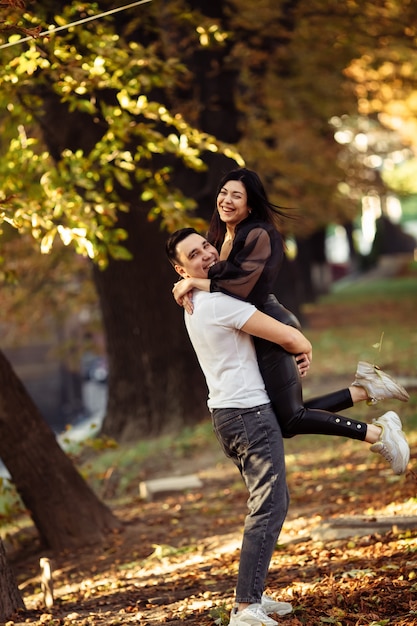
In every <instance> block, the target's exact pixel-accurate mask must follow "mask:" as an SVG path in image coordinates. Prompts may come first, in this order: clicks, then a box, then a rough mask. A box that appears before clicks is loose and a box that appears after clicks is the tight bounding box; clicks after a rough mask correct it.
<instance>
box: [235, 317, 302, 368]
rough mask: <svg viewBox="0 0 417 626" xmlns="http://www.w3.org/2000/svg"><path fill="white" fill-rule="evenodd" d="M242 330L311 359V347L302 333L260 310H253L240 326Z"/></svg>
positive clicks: (291, 352)
mask: <svg viewBox="0 0 417 626" xmlns="http://www.w3.org/2000/svg"><path fill="white" fill-rule="evenodd" d="M242 330H243V331H244V332H245V333H249V334H250V335H254V336H255V337H260V338H261V339H267V340H268V341H272V342H273V343H276V344H278V345H280V346H282V347H283V348H284V350H286V351H287V352H289V353H290V354H301V353H305V354H307V356H308V358H309V359H310V361H311V359H312V350H313V347H312V345H311V343H310V342H309V340H308V339H307V338H306V337H304V335H303V333H301V332H300V331H299V330H297V329H296V328H294V327H293V326H287V324H283V323H282V322H278V321H277V320H275V319H274V318H273V317H270V316H269V315H265V313H261V311H255V313H254V314H253V315H252V316H251V317H250V318H249V319H248V321H247V322H246V324H244V325H243V326H242Z"/></svg>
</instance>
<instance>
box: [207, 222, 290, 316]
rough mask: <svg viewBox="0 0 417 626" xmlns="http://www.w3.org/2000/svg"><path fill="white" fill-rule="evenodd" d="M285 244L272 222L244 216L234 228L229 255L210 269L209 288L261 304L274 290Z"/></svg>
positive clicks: (257, 304)
mask: <svg viewBox="0 0 417 626" xmlns="http://www.w3.org/2000/svg"><path fill="white" fill-rule="evenodd" d="M283 254H284V246H283V241H282V237H281V235H280V233H279V232H278V231H277V230H276V228H275V227H274V226H273V225H272V224H268V223H266V222H259V221H255V220H252V219H249V220H244V221H243V222H241V223H240V224H239V225H238V226H237V227H236V230H235V239H234V242H233V246H232V249H231V251H230V254H229V257H228V259H227V260H226V261H219V263H216V265H214V266H213V267H212V268H210V270H209V274H208V277H209V278H210V280H211V285H210V291H221V292H223V293H226V294H228V295H230V296H233V297H235V298H239V299H241V300H246V301H247V302H251V303H252V304H254V305H255V306H256V307H258V308H259V307H261V306H262V305H263V303H264V302H265V300H266V299H267V297H268V296H269V294H270V293H271V292H272V291H273V285H274V282H275V280H276V276H277V274H278V271H279V269H280V267H281V263H282V258H283Z"/></svg>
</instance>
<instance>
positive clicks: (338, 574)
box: [9, 437, 417, 626]
mask: <svg viewBox="0 0 417 626" xmlns="http://www.w3.org/2000/svg"><path fill="white" fill-rule="evenodd" d="M319 441H320V437H316V438H314V442H315V444H314V445H312V446H311V445H310V446H309V447H308V448H305V449H304V450H303V451H302V452H301V453H300V454H297V455H289V459H288V484H289V489H290V492H291V497H292V502H291V507H290V511H289V514H288V517H287V520H286V522H285V525H284V528H283V531H282V534H281V538H280V544H279V546H278V547H277V550H276V551H275V554H274V557H273V560H272V564H271V569H270V574H269V577H268V581H267V584H268V587H267V589H268V591H269V592H270V593H271V594H272V595H273V596H275V597H276V598H279V599H282V600H286V601H290V602H292V604H293V607H294V611H293V613H292V614H290V615H287V616H285V617H281V618H279V623H280V624H282V625H285V626H300V625H308V626H314V625H316V624H317V625H320V624H335V625H342V626H354V625H355V626H365V625H371V624H372V626H377V625H378V626H382V625H385V624H389V625H393V624H396V625H398V626H403V625H406V624H407V625H410V624H417V517H416V515H417V506H416V504H417V500H416V492H417V489H416V487H417V481H416V478H417V477H416V475H415V474H414V472H413V471H412V470H410V471H409V472H408V473H407V474H406V475H405V476H400V477H398V476H394V475H393V474H392V472H391V471H390V469H389V468H388V467H387V466H386V464H385V462H384V461H383V460H382V459H380V458H379V457H377V456H376V455H370V454H368V452H367V451H365V450H364V448H362V447H360V445H359V444H358V442H351V441H347V442H344V443H343V444H339V445H338V446H337V457H336V458H334V456H333V454H332V453H330V452H328V451H327V452H326V453H324V454H321V453H320V446H319V445H317V442H319ZM370 457H371V458H370ZM416 457H417V446H416V447H414V448H413V450H412V461H411V463H410V467H412V465H413V462H414V464H415V459H416ZM160 461H161V460H160V459H159V460H158V470H157V469H156V467H155V475H159V476H161V475H163V474H164V473H165V475H169V476H171V475H172V470H173V467H172V463H171V462H170V460H169V459H166V462H165V463H164V464H163V466H162V468H161V462H160ZM164 470H165V471H164ZM190 471H193V472H196V473H197V474H198V476H199V477H200V479H201V481H202V484H203V487H202V488H200V489H194V490H190V491H188V492H185V493H178V492H176V493H170V494H169V493H163V494H161V495H158V496H157V497H156V498H154V499H153V500H152V501H150V502H147V501H144V500H143V499H140V498H139V497H136V498H131V499H129V501H128V502H126V504H123V503H119V504H115V505H114V506H113V510H114V513H115V514H116V515H117V516H118V517H119V518H120V519H121V520H122V521H123V523H124V531H123V532H121V533H120V534H115V535H113V536H111V537H109V538H107V540H106V542H105V543H104V544H103V545H102V546H97V547H93V548H86V549H84V550H82V551H78V552H76V553H74V552H72V553H69V554H62V555H54V556H53V560H52V563H53V569H54V574H53V577H54V587H55V603H54V605H53V607H52V608H50V609H46V608H45V607H44V604H43V596H42V593H41V589H40V582H39V558H40V557H41V556H47V557H48V556H51V555H49V554H47V553H42V552H39V548H38V547H37V545H36V538H35V537H34V535H33V534H32V533H29V534H28V535H27V537H26V539H25V540H24V543H25V544H26V545H21V546H20V548H21V549H20V550H18V551H17V552H16V553H15V555H14V557H13V558H12V560H11V562H12V564H13V567H14V569H15V572H16V575H17V578H18V582H19V587H20V589H21V592H22V596H23V599H24V601H25V605H26V609H27V610H26V611H25V612H22V613H20V614H18V615H16V616H15V617H14V619H11V620H10V622H9V624H23V623H26V624H27V623H31V624H50V625H52V624H54V625H55V624H56V625H58V624H59V625H64V624H65V625H66V624H83V625H86V626H87V625H94V624H96V625H97V626H98V625H103V626H110V625H116V624H138V625H139V626H151V625H153V624H168V625H170V626H179V625H180V624H189V625H197V624H199V625H202V626H206V625H207V626H208V625H210V624H219V625H222V626H223V625H225V624H228V612H229V611H230V608H231V603H232V598H233V589H234V584H235V581H236V573H237V564H238V560H239V544H240V539H241V532H242V524H243V519H244V516H245V513H246V492H245V490H244V488H243V486H242V484H241V481H240V477H239V475H238V473H237V471H236V469H235V468H234V466H233V465H232V464H231V463H227V462H226V461H224V459H223V458H222V457H221V455H220V454H219V451H218V450H216V448H215V447H213V449H210V450H208V451H207V452H206V453H202V452H201V451H200V453H199V455H198V456H196V457H190V458H188V459H185V460H184V461H183V463H180V465H179V467H178V461H175V472H174V473H179V472H181V473H182V474H189V473H190ZM351 516H352V517H351ZM346 518H349V519H347V521H346ZM392 518H394V520H393V519H392ZM407 518H408V519H407ZM341 520H342V522H343V520H345V522H346V523H345V524H344V526H347V527H350V528H352V526H353V530H351V532H350V535H351V536H350V537H343V534H344V532H343V530H345V529H344V528H340V527H334V526H332V525H331V524H332V523H333V524H337V522H339V524H340V523H341ZM384 520H386V521H387V522H388V527H387V526H386V524H384V523H383V521H384ZM404 520H405V521H404ZM358 522H360V524H361V525H362V527H363V526H365V527H366V526H369V527H370V528H369V530H367V529H366V528H365V530H363V528H360V529H359V528H357V527H356V525H357V524H358ZM355 535H356V536H355ZM19 555H20V556H19Z"/></svg>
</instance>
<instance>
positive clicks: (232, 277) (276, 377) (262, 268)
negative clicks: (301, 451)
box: [173, 168, 408, 473]
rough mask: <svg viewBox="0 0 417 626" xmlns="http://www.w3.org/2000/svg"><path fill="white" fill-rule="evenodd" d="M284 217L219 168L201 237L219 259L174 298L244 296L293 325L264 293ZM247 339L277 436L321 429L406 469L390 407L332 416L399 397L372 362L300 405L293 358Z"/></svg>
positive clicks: (251, 177)
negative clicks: (393, 447) (379, 412)
mask: <svg viewBox="0 0 417 626" xmlns="http://www.w3.org/2000/svg"><path fill="white" fill-rule="evenodd" d="M283 217H284V213H283V212H282V211H280V210H279V208H278V207H276V206H275V205H273V204H272V203H271V202H270V201H269V200H268V197H267V194H266V192H265V189H264V187H263V185H262V182H261V180H260V179H259V177H258V175H257V174H256V173H255V172H253V171H251V170H248V169H246V168H239V169H237V170H233V171H231V172H229V173H228V174H226V176H224V177H223V179H222V180H221V182H220V184H219V187H218V190H217V209H216V211H215V212H214V214H213V217H212V220H211V224H210V229H209V233H208V237H207V238H208V240H209V241H210V243H212V244H213V245H214V246H215V247H216V248H217V249H218V250H219V253H220V262H219V263H217V264H215V265H214V266H213V267H211V268H210V270H209V274H208V276H209V278H208V279H207V280H203V279H193V278H191V279H186V280H184V281H179V282H178V283H177V284H176V285H175V286H174V289H173V293H174V297H175V299H176V301H177V302H178V303H179V304H183V305H184V306H186V307H187V309H188V311H189V312H190V311H191V310H192V301H191V300H190V298H189V297H188V296H187V294H189V292H190V290H192V289H193V288H198V289H204V290H206V291H222V292H224V293H227V294H229V295H231V296H234V297H236V298H240V299H243V300H247V301H249V302H251V303H252V304H254V305H255V306H256V307H257V308H258V309H259V310H261V311H263V312H264V313H267V314H268V315H271V316H272V317H274V318H275V319H278V320H279V321H281V322H284V323H287V324H291V325H297V320H296V318H295V317H294V316H293V315H292V313H290V312H289V311H288V310H287V309H285V307H283V306H282V305H281V304H280V303H279V302H278V301H277V299H276V298H275V296H273V295H271V291H272V286H273V283H274V280H275V277H276V274H277V272H278V271H279V268H280V265H281V263H282V259H283V254H284V244H283V239H282V236H281V235H280V233H279V231H278V229H277V227H276V224H277V221H278V220H279V219H280V218H283ZM254 341H255V347H256V351H257V356H258V362H259V367H260V370H261V372H262V376H263V378H264V381H265V387H266V389H267V392H268V395H269V397H270V399H271V402H272V405H273V407H274V409H275V412H276V414H277V417H278V421H279V423H280V426H281V430H282V434H283V436H284V437H293V436H294V435H298V434H322V435H339V436H345V437H349V438H351V439H358V440H362V441H367V442H369V443H371V444H373V445H372V446H371V450H373V451H375V452H380V453H381V454H382V455H383V456H385V457H386V458H387V460H388V461H389V462H391V463H392V464H393V468H394V471H396V473H402V472H403V471H405V467H406V465H407V462H408V457H407V454H406V453H405V457H404V458H403V460H402V461H401V462H397V461H398V459H397V460H395V459H393V458H392V453H391V451H390V450H388V447H389V446H387V445H386V444H388V443H389V442H387V441H386V440H387V438H388V439H390V438H395V437H399V439H400V446H401V445H402V444H403V443H404V442H403V441H402V439H403V437H404V436H403V434H402V433H401V434H399V433H398V432H397V431H398V429H399V430H401V422H400V420H399V418H398V416H397V415H396V414H395V413H393V412H392V411H390V412H388V413H387V414H386V415H385V416H382V417H381V418H379V420H377V421H375V422H374V423H373V424H369V425H367V424H366V423H364V422H360V421H356V420H353V419H347V418H345V417H342V416H340V415H337V414H336V413H337V412H338V411H342V410H344V409H347V408H349V407H352V406H353V404H354V403H355V402H359V401H363V400H367V401H368V403H371V404H374V403H375V402H377V401H379V400H382V399H388V398H396V399H398V400H402V401H406V400H408V394H407V392H406V391H405V389H403V388H402V387H401V386H400V385H398V384H397V383H396V382H395V381H394V380H393V379H392V378H390V377H389V376H388V375H387V374H385V373H384V372H382V371H381V370H380V369H379V368H377V367H376V366H372V365H370V364H367V363H364V362H360V363H359V365H358V370H357V372H356V376H355V381H354V382H353V383H352V385H351V386H350V387H349V388H348V389H342V390H340V391H337V392H335V393H332V394H328V395H326V396H322V397H320V398H317V399H314V400H311V401H309V402H306V403H304V402H303V398H302V387H301V379H300V372H299V369H298V367H297V361H296V359H295V358H294V357H293V356H292V355H290V354H288V353H287V352H286V351H285V350H283V349H282V348H280V347H279V346H277V345H275V344H271V343H269V342H267V341H264V340H261V339H256V338H255V339H254ZM298 361H299V362H300V371H301V376H303V375H305V373H306V371H307V369H308V367H309V362H308V359H307V357H306V355H300V357H299V358H298ZM403 448H404V450H405V446H403ZM407 448H408V446H407Z"/></svg>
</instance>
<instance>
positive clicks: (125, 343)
mask: <svg viewBox="0 0 417 626" xmlns="http://www.w3.org/2000/svg"><path fill="white" fill-rule="evenodd" d="M119 226H121V227H123V228H126V230H127V231H128V232H129V239H128V242H127V247H128V248H129V249H130V251H131V252H132V254H133V256H134V258H133V260H132V261H112V260H111V261H110V263H109V266H108V267H107V269H106V270H104V271H101V270H99V269H97V268H95V269H94V277H95V282H96V286H97V291H98V293H99V298H100V303H101V310H102V315H103V324H104V328H105V335H106V338H107V354H108V359H109V381H108V384H109V394H108V397H109V400H108V407H107V413H106V417H105V420H104V423H103V433H104V434H106V435H109V436H112V437H114V438H116V439H117V440H118V441H123V440H124V441H128V440H132V439H138V438H141V437H142V438H143V437H145V436H146V437H148V436H151V435H155V434H159V433H160V432H162V431H163V430H167V429H169V430H171V431H172V430H173V429H174V428H175V427H178V426H179V425H184V424H192V423H195V422H196V421H199V420H201V419H202V418H204V417H207V415H208V410H207V405H206V400H207V387H206V385H205V382H204V378H203V375H202V372H201V370H200V367H199V365H198V362H197V359H196V357H195V354H194V351H193V350H192V348H191V344H190V341H189V339H188V336H187V333H186V330H185V327H184V321H183V310H182V309H181V308H180V307H179V306H178V305H177V304H176V303H175V300H174V299H173V297H172V294H171V289H172V286H173V283H174V282H175V281H176V280H177V275H176V273H175V272H174V270H173V268H172V267H171V266H170V264H169V262H168V259H167V258H166V257H165V252H164V246H165V241H166V239H167V236H168V235H167V233H165V232H161V229H160V227H159V225H158V224H156V223H149V222H148V221H147V219H146V213H145V211H141V210H139V209H138V208H137V207H136V208H133V207H132V210H131V211H130V213H128V214H122V215H120V222H119Z"/></svg>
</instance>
